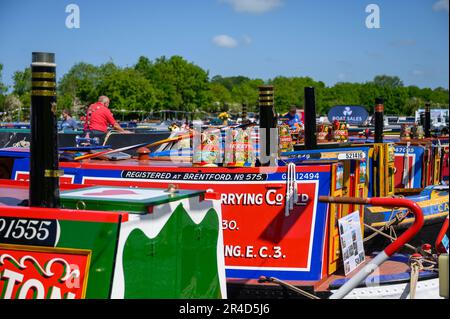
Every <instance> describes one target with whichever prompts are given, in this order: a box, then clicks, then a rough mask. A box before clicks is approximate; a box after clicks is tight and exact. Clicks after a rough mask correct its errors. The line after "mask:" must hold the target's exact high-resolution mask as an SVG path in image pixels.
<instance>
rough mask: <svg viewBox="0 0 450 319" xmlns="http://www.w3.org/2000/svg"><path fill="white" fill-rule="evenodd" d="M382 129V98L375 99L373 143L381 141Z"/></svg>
mask: <svg viewBox="0 0 450 319" xmlns="http://www.w3.org/2000/svg"><path fill="white" fill-rule="evenodd" d="M383 130H384V99H383V98H381V97H377V98H376V99H375V143H383Z"/></svg>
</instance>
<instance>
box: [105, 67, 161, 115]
mask: <svg viewBox="0 0 450 319" xmlns="http://www.w3.org/2000/svg"><path fill="white" fill-rule="evenodd" d="M97 90H98V91H99V92H102V94H103V95H106V96H108V97H109V98H110V100H111V104H110V107H111V108H112V109H114V110H126V111H140V110H146V111H151V110H152V109H153V107H154V105H155V104H156V102H157V99H156V94H155V90H154V88H153V86H152V84H151V83H150V81H149V80H147V79H146V78H145V77H144V76H143V75H142V74H141V73H139V72H138V71H136V70H134V69H130V68H126V69H118V70H116V71H114V72H112V73H110V74H109V75H107V76H106V77H105V78H103V79H102V80H101V82H100V83H99V85H98V87H97Z"/></svg>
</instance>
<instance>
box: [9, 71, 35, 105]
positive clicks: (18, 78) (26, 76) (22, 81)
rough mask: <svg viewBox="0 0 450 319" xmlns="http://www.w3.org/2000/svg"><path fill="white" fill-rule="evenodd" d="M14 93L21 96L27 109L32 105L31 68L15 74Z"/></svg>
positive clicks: (20, 98)
mask: <svg viewBox="0 0 450 319" xmlns="http://www.w3.org/2000/svg"><path fill="white" fill-rule="evenodd" d="M13 81H14V84H13V94H14V95H16V96H18V97H19V100H20V102H22V105H23V107H24V108H25V109H28V108H29V107H30V106H31V94H30V92H31V68H29V67H27V68H25V70H23V71H16V72H14V74H13Z"/></svg>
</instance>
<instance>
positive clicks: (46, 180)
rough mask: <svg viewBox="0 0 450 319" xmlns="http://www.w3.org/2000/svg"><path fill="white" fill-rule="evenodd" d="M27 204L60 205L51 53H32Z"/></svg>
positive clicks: (54, 66)
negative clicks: (28, 198)
mask: <svg viewBox="0 0 450 319" xmlns="http://www.w3.org/2000/svg"><path fill="white" fill-rule="evenodd" d="M31 72H32V75H31V77H32V82H31V86H32V89H31V120H30V122H31V145H30V194H29V195H30V202H29V204H30V206H39V207H59V204H60V202H59V176H61V175H62V172H61V171H60V170H59V169H58V140H57V139H58V135H57V128H56V125H57V120H56V64H55V54H54V53H43V52H33V53H32V63H31Z"/></svg>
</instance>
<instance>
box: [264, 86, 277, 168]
mask: <svg viewBox="0 0 450 319" xmlns="http://www.w3.org/2000/svg"><path fill="white" fill-rule="evenodd" d="M259 127H260V129H261V130H260V145H261V146H262V148H261V149H260V152H261V156H260V162H261V165H263V166H267V165H270V162H271V161H274V157H276V151H273V147H277V146H278V145H272V142H275V141H274V140H275V138H276V135H275V136H274V134H276V132H275V131H276V127H277V118H276V115H275V108H274V94H273V86H272V85H266V86H260V87H259ZM271 136H272V138H271ZM275 143H276V144H278V142H275Z"/></svg>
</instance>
